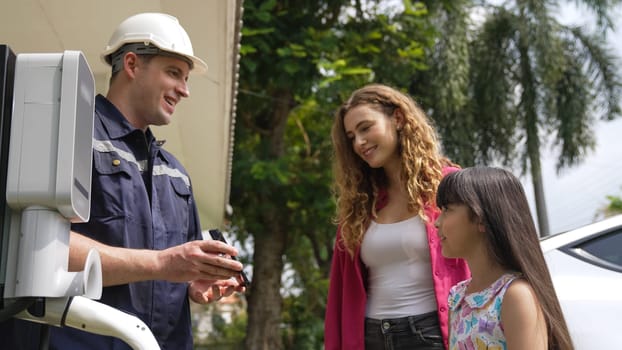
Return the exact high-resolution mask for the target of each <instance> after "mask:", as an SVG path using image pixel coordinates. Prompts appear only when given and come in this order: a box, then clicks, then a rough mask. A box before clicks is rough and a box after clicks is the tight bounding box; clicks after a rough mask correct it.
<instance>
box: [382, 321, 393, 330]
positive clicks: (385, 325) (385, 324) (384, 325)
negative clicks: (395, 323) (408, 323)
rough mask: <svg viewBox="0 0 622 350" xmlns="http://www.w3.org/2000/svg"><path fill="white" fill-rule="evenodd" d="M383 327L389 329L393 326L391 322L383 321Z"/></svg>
mask: <svg viewBox="0 0 622 350" xmlns="http://www.w3.org/2000/svg"><path fill="white" fill-rule="evenodd" d="M382 328H383V329H385V330H386V329H389V328H391V324H390V323H389V322H382Z"/></svg>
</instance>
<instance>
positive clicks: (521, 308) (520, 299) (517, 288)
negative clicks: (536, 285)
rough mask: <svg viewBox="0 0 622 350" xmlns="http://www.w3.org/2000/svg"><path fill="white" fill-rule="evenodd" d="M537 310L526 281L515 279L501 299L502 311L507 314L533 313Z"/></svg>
mask: <svg viewBox="0 0 622 350" xmlns="http://www.w3.org/2000/svg"><path fill="white" fill-rule="evenodd" d="M538 308H539V306H538V300H537V297H536V294H535V293H534V290H533V288H532V287H531V285H530V284H529V282H527V281H526V280H524V279H522V278H517V279H516V280H514V281H513V282H512V283H511V284H510V285H509V286H508V288H507V291H506V292H505V297H504V299H503V310H504V311H508V313H509V314H515V313H517V312H535V311H537V310H538Z"/></svg>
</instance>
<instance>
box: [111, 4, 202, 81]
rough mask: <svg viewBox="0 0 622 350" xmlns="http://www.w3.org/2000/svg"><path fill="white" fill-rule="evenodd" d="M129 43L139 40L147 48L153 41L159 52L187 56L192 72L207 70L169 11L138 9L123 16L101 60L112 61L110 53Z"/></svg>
mask: <svg viewBox="0 0 622 350" xmlns="http://www.w3.org/2000/svg"><path fill="white" fill-rule="evenodd" d="M132 43H134V44H142V45H144V46H145V47H147V48H148V47H151V45H153V46H155V47H157V48H158V49H160V50H161V51H164V52H162V54H166V53H171V54H173V55H176V56H181V58H185V59H187V60H188V63H190V64H191V67H192V68H193V70H194V71H195V72H197V73H205V72H207V64H205V62H204V61H203V60H202V59H200V58H198V57H196V56H194V51H193V50H192V43H191V42H190V38H189V37H188V33H186V31H185V30H184V28H183V27H182V26H181V25H180V24H179V21H178V20H177V18H175V17H173V16H171V15H167V14H164V13H139V14H137V15H134V16H131V17H129V18H127V19H125V20H124V21H123V22H121V24H119V26H118V27H117V29H116V30H115V31H114V33H112V36H111V37H110V40H109V41H108V45H107V46H106V48H105V49H104V51H103V52H102V53H101V58H102V60H103V61H104V62H105V63H107V64H110V65H111V60H112V57H111V55H112V54H113V53H115V52H116V51H117V50H118V49H120V48H121V47H123V45H125V44H132ZM151 53H156V52H151ZM113 69H114V68H113Z"/></svg>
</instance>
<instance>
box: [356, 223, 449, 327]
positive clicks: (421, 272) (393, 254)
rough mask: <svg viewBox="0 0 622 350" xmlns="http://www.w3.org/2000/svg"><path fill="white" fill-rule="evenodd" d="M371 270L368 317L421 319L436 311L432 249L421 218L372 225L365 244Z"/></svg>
mask: <svg viewBox="0 0 622 350" xmlns="http://www.w3.org/2000/svg"><path fill="white" fill-rule="evenodd" d="M361 259H362V260H363V263H365V265H367V268H368V270H369V276H368V290H367V309H366V316H367V317H370V318H375V319H384V318H398V317H404V316H412V315H419V314H423V313H427V312H431V311H434V310H436V307H437V304H436V297H435V295H434V282H433V281H432V266H431V264H430V249H429V246H428V236H427V233H426V229H425V225H424V223H423V221H422V220H421V218H420V217H419V216H415V217H412V218H410V219H407V220H404V221H400V222H396V223H392V224H379V223H377V222H375V221H372V223H371V224H370V225H369V228H368V229H367V232H366V233H365V236H364V237H363V242H362V244H361Z"/></svg>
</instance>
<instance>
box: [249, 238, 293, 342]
mask: <svg viewBox="0 0 622 350" xmlns="http://www.w3.org/2000/svg"><path fill="white" fill-rule="evenodd" d="M272 228H273V229H274V230H272V229H271V230H270V231H269V232H264V233H261V234H256V235H254V239H255V252H254V254H253V281H252V293H251V294H250V297H249V300H248V325H247V334H246V341H245V342H246V347H245V348H246V349H249V350H278V349H282V348H283V343H282V340H281V331H280V324H281V311H282V309H283V305H282V298H281V275H282V273H283V259H282V256H283V253H284V252H285V242H286V237H285V234H284V233H283V231H284V230H282V229H279V228H278V227H272Z"/></svg>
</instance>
